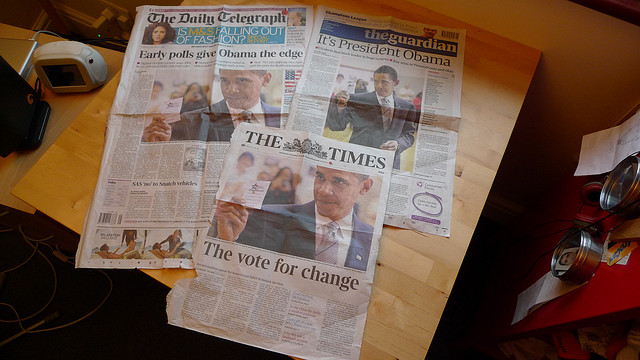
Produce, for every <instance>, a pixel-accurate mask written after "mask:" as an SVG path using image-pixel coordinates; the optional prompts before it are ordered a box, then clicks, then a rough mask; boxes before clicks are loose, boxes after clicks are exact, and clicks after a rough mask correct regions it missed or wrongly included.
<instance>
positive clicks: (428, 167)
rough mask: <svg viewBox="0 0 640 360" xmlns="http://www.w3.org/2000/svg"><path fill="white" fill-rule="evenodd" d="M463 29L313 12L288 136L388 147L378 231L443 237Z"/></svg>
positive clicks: (451, 174) (455, 135) (447, 222)
mask: <svg viewBox="0 0 640 360" xmlns="http://www.w3.org/2000/svg"><path fill="white" fill-rule="evenodd" d="M464 48H465V31H464V30H456V29H448V28H443V27H439V26H431V25H425V24H418V23H413V22H408V21H402V20H398V19H395V18H392V17H374V16H366V15H362V14H356V13H350V12H344V11H338V10H334V9H329V8H326V7H318V8H317V10H316V19H315V21H314V30H313V34H312V36H311V41H310V44H309V51H308V52H307V57H306V59H305V67H304V71H303V74H302V78H301V79H300V82H299V84H298V87H297V88H296V97H295V98H294V101H293V104H292V108H291V112H290V119H291V121H289V123H288V124H287V129H291V130H305V131H309V132H312V133H315V134H322V135H324V136H326V137H329V138H333V139H338V140H341V141H345V142H350V143H353V144H360V145H364V146H370V147H374V148H382V149H391V150H395V153H396V157H395V161H394V164H393V165H394V166H393V167H394V172H393V177H392V184H391V189H390V193H389V202H388V203H387V211H386V218H385V224H388V225H393V226H398V227H403V228H412V229H416V230H419V231H423V232H429V233H432V234H437V235H443V236H449V234H450V228H451V208H452V199H453V179H454V172H455V158H456V148H457V139H458V133H457V132H458V127H459V123H460V98H461V94H462V69H463V58H464Z"/></svg>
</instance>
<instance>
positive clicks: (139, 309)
mask: <svg viewBox="0 0 640 360" xmlns="http://www.w3.org/2000/svg"><path fill="white" fill-rule="evenodd" d="M5 210H6V211H8V213H6V214H5V215H0V229H2V228H7V227H9V228H14V229H17V228H18V226H20V225H22V228H23V231H24V234H25V235H26V236H28V237H30V238H32V239H42V238H46V237H47V236H50V235H55V238H54V239H52V240H50V241H47V243H52V244H59V248H60V247H61V248H60V251H56V252H59V253H63V254H67V255H68V256H73V250H74V249H75V246H76V244H77V241H78V236H77V235H76V234H74V233H72V232H70V231H69V230H67V229H65V228H64V227H62V226H60V225H58V224H57V223H55V222H53V221H51V220H50V219H48V218H46V217H45V216H44V215H42V214H39V213H38V214H36V215H29V214H25V213H21V212H18V211H16V210H13V209H10V208H5V207H1V206H0V214H2V213H4V212H5ZM498 227H499V226H498V225H497V224H495V223H493V222H491V221H489V220H486V219H484V218H483V219H481V221H480V223H479V224H478V228H477V230H476V234H475V235H474V240H473V241H472V242H471V246H470V248H469V251H468V252H467V256H466V257H465V261H464V263H463V266H462V268H461V270H460V273H459V275H458V279H457V281H456V283H455V286H454V288H453V291H452V294H451V297H450V299H449V301H448V305H447V307H446V309H445V313H444V315H443V317H442V319H441V321H440V325H439V326H438V331H437V332H436V335H435V338H434V340H433V342H432V345H431V348H430V350H429V352H428V354H427V357H426V358H427V359H428V360H433V359H435V360H449V359H478V360H483V359H492V358H491V357H488V356H486V355H484V354H482V353H480V352H478V351H475V350H474V349H471V348H468V347H464V346H462V347H461V346H459V341H460V340H461V339H463V338H465V337H466V336H467V334H468V331H469V329H470V325H471V321H472V319H473V318H474V317H475V311H476V308H477V305H478V304H477V302H478V301H479V296H477V294H478V292H480V293H481V292H482V289H483V287H484V280H483V279H484V278H485V277H483V273H484V271H483V270H482V269H488V268H489V267H488V266H487V264H488V263H489V262H490V261H491V258H490V255H491V254H492V250H493V249H492V246H491V240H490V239H491V234H492V233H493V232H494V231H496V229H497V228H498ZM32 243H33V242H32ZM65 249H68V250H72V251H71V252H68V251H65ZM38 250H40V252H41V253H42V254H44V256H46V258H47V259H48V260H49V262H50V264H49V263H48V262H47V261H46V260H44V259H43V257H42V255H40V253H35V255H33V257H32V258H31V259H30V260H29V261H28V262H26V264H25V265H23V266H21V267H20V268H19V269H17V270H13V271H8V272H7V270H8V269H12V268H14V267H16V266H18V265H19V264H21V263H23V262H25V260H26V259H28V258H29V257H30V256H31V255H32V254H34V248H33V247H31V245H29V243H27V242H26V241H25V240H24V239H23V236H22V235H21V234H20V233H19V231H9V232H0V271H2V272H5V273H3V275H0V342H2V341H4V340H6V339H9V338H10V337H11V336H13V335H15V334H17V333H19V332H20V328H19V326H18V325H17V324H16V323H7V322H6V320H11V319H15V318H16V315H15V314H14V313H13V311H12V310H11V309H10V308H9V307H8V306H6V305H5V303H8V304H11V305H12V306H13V307H15V308H16V310H17V311H18V313H19V314H20V316H21V317H27V316H29V315H31V314H34V313H37V315H35V316H33V317H32V318H30V319H28V320H25V321H24V323H23V325H24V327H29V326H31V325H33V324H36V323H38V322H40V321H41V320H42V319H44V318H47V317H49V316H52V315H53V314H59V317H58V318H56V319H54V320H51V321H50V322H46V323H44V324H42V325H40V326H38V327H35V328H34V329H33V330H34V331H37V330H44V329H48V328H52V327H57V326H63V325H64V324H67V323H69V322H73V321H76V320H77V319H80V318H83V317H85V316H86V315H87V314H89V313H91V312H92V311H95V312H94V313H92V314H91V315H89V316H88V317H86V318H84V319H83V320H81V321H78V322H77V323H75V324H73V325H70V326H66V327H63V328H61V329H58V330H53V331H46V332H41V333H27V334H24V335H22V336H19V337H17V338H15V339H14V340H12V341H9V342H8V343H6V344H5V345H2V346H0V359H24V358H37V357H41V358H46V359H58V358H60V359H62V358H65V359H74V358H91V359H103V358H104V359H113V358H124V359H128V358H132V359H133V358H135V359H139V358H140V357H143V358H155V359H169V358H181V359H190V358H202V357H203V356H205V357H209V358H211V357H212V358H214V359H289V357H286V356H284V355H280V354H275V353H271V352H268V351H265V350H261V349H257V348H253V347H250V346H245V345H242V344H238V343H234V342H231V341H227V340H223V339H219V338H216V337H212V336H208V335H203V334H200V333H197V332H193V331H190V330H185V329H182V328H178V327H174V326H171V325H168V324H167V318H166V313H165V297H166V295H167V293H168V292H169V288H168V287H166V286H164V285H162V284H160V283H159V282H157V281H155V280H153V279H151V278H150V277H148V276H147V275H145V274H143V273H142V272H140V271H137V270H106V271H104V272H101V271H99V270H93V269H74V266H73V265H72V264H71V263H65V262H63V261H62V260H60V259H59V258H58V257H56V256H55V255H54V254H53V252H52V250H51V248H49V247H48V246H44V245H42V244H40V245H39V246H38ZM69 261H71V262H72V261H73V260H72V259H70V260H69ZM52 266H53V267H54V268H55V273H56V279H55V280H57V281H54V275H53V271H52V269H51V267H52ZM485 271H488V270H485ZM107 276H108V278H107ZM110 281H111V282H112V283H113V286H112V290H111V293H110V294H109V291H110V288H111V286H110ZM54 283H56V284H57V285H56V289H55V296H54V297H53V300H52V301H51V303H50V304H49V305H47V302H48V301H49V299H50V297H51V294H52V293H53V290H54ZM107 294H109V296H108V298H107V299H106V301H104V304H102V305H101V302H102V301H103V300H104V299H105V297H106V296H107ZM41 308H45V309H44V310H43V311H41V312H38V311H39V310H40V309H41ZM96 309H97V310H96Z"/></svg>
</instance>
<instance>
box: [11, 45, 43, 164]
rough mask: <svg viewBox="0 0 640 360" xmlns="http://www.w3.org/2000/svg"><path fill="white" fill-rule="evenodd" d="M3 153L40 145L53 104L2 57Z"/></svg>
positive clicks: (30, 148) (29, 148)
mask: <svg viewBox="0 0 640 360" xmlns="http://www.w3.org/2000/svg"><path fill="white" fill-rule="evenodd" d="M0 79H2V82H1V84H0V156H2V157H7V156H8V155H9V154H11V153H12V152H13V151H16V150H32V149H35V148H37V147H38V146H40V143H41V142H42V138H43V137H44V131H45V129H46V127H47V120H48V119H49V113H50V112H51V107H50V106H49V104H47V103H46V102H45V101H42V100H40V92H39V91H37V90H34V89H33V88H32V87H31V85H29V83H27V82H26V81H25V80H24V79H23V78H22V76H20V75H19V74H18V73H17V72H16V70H15V69H14V68H13V67H12V66H11V65H9V63H8V62H7V61H6V60H5V59H4V58H2V56H0Z"/></svg>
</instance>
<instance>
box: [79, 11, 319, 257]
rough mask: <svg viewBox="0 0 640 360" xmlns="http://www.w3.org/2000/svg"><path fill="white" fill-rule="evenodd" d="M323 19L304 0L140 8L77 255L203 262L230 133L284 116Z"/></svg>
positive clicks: (277, 122) (277, 124)
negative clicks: (199, 255) (200, 256)
mask: <svg viewBox="0 0 640 360" xmlns="http://www.w3.org/2000/svg"><path fill="white" fill-rule="evenodd" d="M312 23H313V8H312V7H305V6H298V7H287V6H258V5H255V6H223V5H221V6H209V7H205V6H203V7H159V6H143V7H139V8H138V9H137V15H136V21H135V25H134V28H133V31H132V33H131V37H130V40H129V45H128V47H127V51H126V53H125V57H124V62H123V67H122V74H121V80H120V85H119V87H118V91H117V95H116V98H115V101H114V104H113V107H112V109H111V113H110V116H109V120H108V124H107V130H106V135H105V136H106V139H105V148H104V155H103V159H102V167H101V170H100V176H99V180H98V184H97V186H96V191H95V193H94V198H93V202H92V204H91V207H90V210H89V212H88V214H87V218H86V220H85V226H84V231H83V234H82V236H81V243H80V246H79V249H78V254H77V255H78V256H77V260H76V264H77V266H79V267H106V268H118V267H121V268H136V267H138V268H162V267H192V266H193V263H192V252H193V247H194V242H195V239H196V238H197V237H198V236H200V235H201V234H202V233H203V232H206V229H207V228H208V220H210V219H211V217H212V214H213V213H212V211H213V207H214V203H215V194H216V192H217V190H218V185H217V184H218V177H219V175H220V170H221V168H222V162H223V159H224V156H225V154H226V151H227V148H228V146H229V139H230V137H231V133H232V132H233V130H234V128H235V127H236V126H237V124H238V123H240V122H251V123H255V124H260V125H262V126H265V127H271V128H283V127H284V125H285V123H286V121H287V115H288V112H289V105H290V102H291V98H292V97H293V94H294V89H295V86H296V83H297V81H298V79H299V77H300V74H301V72H302V67H303V61H304V57H305V54H306V47H307V43H308V41H309V37H310V34H311V27H312ZM269 176H275V174H269Z"/></svg>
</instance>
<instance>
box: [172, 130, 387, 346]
mask: <svg viewBox="0 0 640 360" xmlns="http://www.w3.org/2000/svg"><path fill="white" fill-rule="evenodd" d="M393 158H394V153H393V152H392V151H388V150H381V149H373V148H369V147H364V146H360V145H356V144H349V143H345V142H340V141H337V140H333V139H328V138H325V137H322V136H320V135H316V134H310V133H308V132H297V131H286V130H276V129H270V128H265V127H261V126H257V125H252V124H241V125H240V126H239V127H238V128H237V129H236V130H235V132H234V133H233V138H232V140H231V148H230V150H229V152H228V153H227V158H226V161H225V165H224V169H223V172H222V176H221V177H220V188H219V190H218V194H217V197H218V203H217V206H216V210H215V216H214V217H213V220H212V221H211V227H210V228H209V231H208V232H207V233H206V234H204V233H201V234H199V235H200V236H201V239H200V240H199V241H198V244H199V245H198V246H197V247H196V249H195V250H194V259H195V260H194V262H195V267H196V270H197V272H198V277H197V278H195V279H184V280H179V281H178V282H177V283H176V284H175V285H174V287H173V289H172V290H171V292H170V293H169V295H168V296H167V316H168V319H169V323H170V324H173V325H176V326H181V327H185V328H189V329H192V330H195V331H199V332H202V333H206V334H210V335H215V336H219V337H223V338H227V339H231V340H233V341H237V342H242V343H245V344H249V345H253V346H257V347H261V348H264V349H268V350H272V351H276V352H280V353H284V354H288V355H292V356H298V357H302V358H305V359H357V358H358V357H359V354H360V348H361V344H362V338H363V332H364V325H365V320H366V315H367V307H368V304H369V298H370V294H371V285H372V283H373V275H374V270H375V264H376V258H377V253H378V245H379V239H380V236H381V233H382V226H383V221H384V212H385V210H384V209H385V204H386V203H387V194H388V191H389V186H390V179H391V172H392V167H393ZM276 170H277V174H278V175H277V176H276V177H275V178H273V179H271V180H267V179H266V177H265V176H264V174H265V173H267V172H269V171H276Z"/></svg>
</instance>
